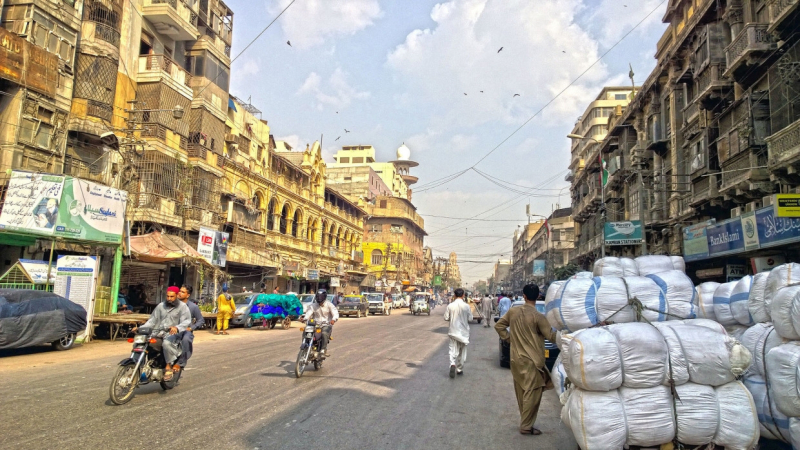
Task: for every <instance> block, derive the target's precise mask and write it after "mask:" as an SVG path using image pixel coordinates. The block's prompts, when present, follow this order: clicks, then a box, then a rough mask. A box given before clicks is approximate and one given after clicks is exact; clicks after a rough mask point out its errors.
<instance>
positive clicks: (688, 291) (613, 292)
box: [545, 270, 695, 331]
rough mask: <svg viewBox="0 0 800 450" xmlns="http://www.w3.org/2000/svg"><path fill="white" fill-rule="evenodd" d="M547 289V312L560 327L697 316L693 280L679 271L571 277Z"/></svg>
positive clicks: (571, 329) (551, 322)
mask: <svg viewBox="0 0 800 450" xmlns="http://www.w3.org/2000/svg"><path fill="white" fill-rule="evenodd" d="M554 284H556V283H552V284H551V286H550V288H548V290H547V296H546V298H545V315H546V317H547V320H548V321H549V322H550V325H551V326H553V328H555V329H557V330H567V331H576V330H580V329H583V328H589V327H592V326H595V325H598V324H601V323H606V322H613V323H628V322H639V321H648V322H662V321H665V320H676V319H677V320H681V319H692V318H694V317H695V307H694V304H693V302H694V297H695V290H694V284H692V280H691V279H690V278H689V277H688V276H686V274H685V273H683V272H681V271H679V270H671V271H667V272H660V273H658V274H655V275H648V276H646V277H605V276H603V277H594V278H580V279H570V280H567V281H565V282H563V284H560V285H558V286H555V287H554V286H553V285H554Z"/></svg>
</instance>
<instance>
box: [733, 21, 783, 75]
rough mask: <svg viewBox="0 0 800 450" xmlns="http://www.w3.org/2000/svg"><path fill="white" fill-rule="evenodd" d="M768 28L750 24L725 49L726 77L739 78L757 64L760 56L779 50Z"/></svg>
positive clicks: (758, 24) (765, 25)
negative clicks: (748, 68) (749, 67)
mask: <svg viewBox="0 0 800 450" xmlns="http://www.w3.org/2000/svg"><path fill="white" fill-rule="evenodd" d="M767 27H768V24H766V23H748V24H747V25H745V27H744V28H743V29H742V31H741V32H740V33H739V35H738V36H736V38H734V39H733V41H732V42H731V44H730V45H729V46H728V47H726V48H725V60H726V62H727V66H728V69H727V70H726V71H725V74H724V75H725V76H726V77H733V78H737V75H741V74H742V73H743V72H744V71H746V70H747V67H748V66H750V65H754V64H757V63H758V58H759V57H760V56H762V55H763V54H765V53H766V52H769V51H772V50H775V48H777V44H776V43H775V39H774V38H773V37H772V35H771V34H770V33H769V31H767Z"/></svg>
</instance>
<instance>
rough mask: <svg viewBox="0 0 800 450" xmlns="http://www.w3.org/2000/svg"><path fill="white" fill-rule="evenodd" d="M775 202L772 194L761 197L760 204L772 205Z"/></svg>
mask: <svg viewBox="0 0 800 450" xmlns="http://www.w3.org/2000/svg"><path fill="white" fill-rule="evenodd" d="M774 204H775V196H774V195H766V196H764V197H762V198H761V206H772V205H774Z"/></svg>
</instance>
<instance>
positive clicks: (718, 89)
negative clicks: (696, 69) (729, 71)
mask: <svg viewBox="0 0 800 450" xmlns="http://www.w3.org/2000/svg"><path fill="white" fill-rule="evenodd" d="M723 73H725V64H709V65H707V66H706V67H705V69H703V70H702V72H700V73H698V74H696V75H695V77H694V83H695V89H696V91H695V92H697V96H696V97H695V102H707V101H709V100H713V99H718V98H722V97H723V96H724V95H725V93H727V92H730V90H731V89H733V81H731V80H729V79H727V78H725V77H724V76H723Z"/></svg>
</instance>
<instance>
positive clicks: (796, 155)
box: [766, 120, 800, 170]
mask: <svg viewBox="0 0 800 450" xmlns="http://www.w3.org/2000/svg"><path fill="white" fill-rule="evenodd" d="M766 141H767V154H768V155H769V162H768V164H769V167H770V170H774V169H777V168H780V167H783V166H785V165H788V164H792V163H794V162H796V161H797V160H798V159H800V120H797V121H795V122H794V123H792V124H791V125H789V126H788V127H786V128H784V129H782V130H781V131H778V132H777V133H775V134H773V135H772V136H770V137H768V138H767V139H766Z"/></svg>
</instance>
